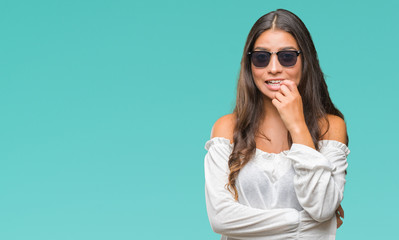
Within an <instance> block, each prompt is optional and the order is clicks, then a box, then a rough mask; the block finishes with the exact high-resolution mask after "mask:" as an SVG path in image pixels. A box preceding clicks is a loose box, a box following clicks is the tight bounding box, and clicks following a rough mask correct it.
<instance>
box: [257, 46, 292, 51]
mask: <svg viewBox="0 0 399 240" xmlns="http://www.w3.org/2000/svg"><path fill="white" fill-rule="evenodd" d="M254 50H263V51H270V49H268V48H264V47H256V48H254ZM283 50H296V48H294V47H283V48H279V51H283Z"/></svg>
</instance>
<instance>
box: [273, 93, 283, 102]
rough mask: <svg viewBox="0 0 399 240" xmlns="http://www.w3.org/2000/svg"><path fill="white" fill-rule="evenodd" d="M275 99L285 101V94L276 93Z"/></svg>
mask: <svg viewBox="0 0 399 240" xmlns="http://www.w3.org/2000/svg"><path fill="white" fill-rule="evenodd" d="M274 97H275V99H277V100H278V101H279V102H280V103H281V102H282V101H284V98H285V96H284V95H283V94H281V93H280V92H277V93H276V95H274Z"/></svg>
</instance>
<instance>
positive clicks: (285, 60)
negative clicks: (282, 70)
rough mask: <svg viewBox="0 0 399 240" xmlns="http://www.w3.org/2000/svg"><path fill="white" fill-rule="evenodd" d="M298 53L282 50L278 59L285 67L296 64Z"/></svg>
mask: <svg viewBox="0 0 399 240" xmlns="http://www.w3.org/2000/svg"><path fill="white" fill-rule="evenodd" d="M297 58H298V55H297V53H296V52H290V51H287V52H285V51H281V52H279V53H278V61H279V62H280V64H281V65H282V66H284V67H290V66H294V65H295V63H296V59H297Z"/></svg>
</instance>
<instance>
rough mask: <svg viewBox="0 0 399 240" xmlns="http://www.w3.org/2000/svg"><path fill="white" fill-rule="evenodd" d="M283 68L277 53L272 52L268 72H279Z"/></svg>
mask: <svg viewBox="0 0 399 240" xmlns="http://www.w3.org/2000/svg"><path fill="white" fill-rule="evenodd" d="M282 70H283V67H282V66H281V64H280V62H279V61H278V58H277V54H272V55H271V56H270V62H269V66H268V72H269V73H271V74H276V73H279V72H281V71H282Z"/></svg>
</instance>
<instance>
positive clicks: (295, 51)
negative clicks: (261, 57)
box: [248, 50, 302, 68]
mask: <svg viewBox="0 0 399 240" xmlns="http://www.w3.org/2000/svg"><path fill="white" fill-rule="evenodd" d="M255 52H266V53H269V54H270V58H271V57H272V55H273V54H276V55H277V59H278V62H279V63H280V65H281V66H283V67H292V66H295V64H296V62H297V59H296V60H295V63H294V64H293V65H289V66H284V65H283V64H281V62H280V58H279V57H278V55H279V54H280V53H282V52H294V53H296V56H297V58H298V56H299V54H301V53H302V52H301V50H281V51H278V52H269V51H264V50H262V51H252V52H248V55H249V56H250V57H249V59H250V60H251V63H252V64H253V62H252V53H255ZM270 58H269V62H268V63H267V65H266V66H264V67H258V66H256V65H255V64H254V66H255V67H258V68H265V67H267V66H268V65H269V63H270Z"/></svg>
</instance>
